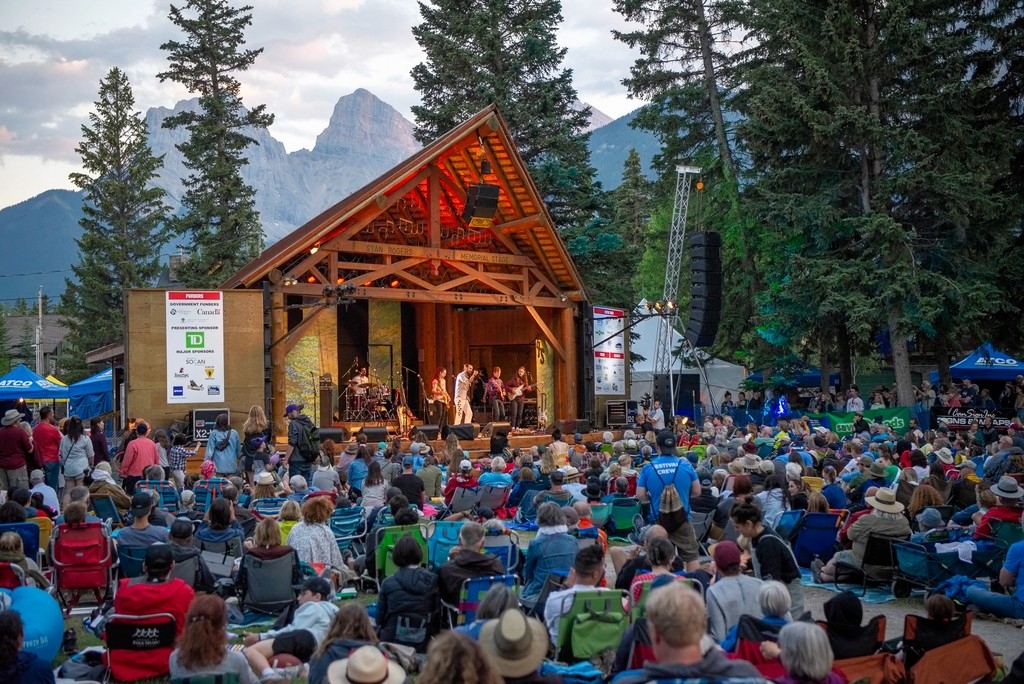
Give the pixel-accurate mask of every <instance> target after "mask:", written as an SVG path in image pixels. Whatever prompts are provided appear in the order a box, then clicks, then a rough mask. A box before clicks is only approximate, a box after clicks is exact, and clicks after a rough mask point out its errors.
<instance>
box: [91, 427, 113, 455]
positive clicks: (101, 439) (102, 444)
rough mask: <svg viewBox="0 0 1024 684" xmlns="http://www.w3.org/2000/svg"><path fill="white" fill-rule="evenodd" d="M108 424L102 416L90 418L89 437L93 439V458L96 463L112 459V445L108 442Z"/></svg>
mask: <svg viewBox="0 0 1024 684" xmlns="http://www.w3.org/2000/svg"><path fill="white" fill-rule="evenodd" d="M106 429H107V424H106V423H105V422H104V421H103V419H102V418H90V419H89V439H90V440H92V452H93V454H94V456H93V458H94V460H95V462H96V463H101V462H103V461H109V460H110V446H109V445H108V444H107V433H106V432H104V431H105V430H106Z"/></svg>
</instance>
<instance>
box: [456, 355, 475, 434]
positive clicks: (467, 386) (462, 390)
mask: <svg viewBox="0 0 1024 684" xmlns="http://www.w3.org/2000/svg"><path fill="white" fill-rule="evenodd" d="M476 376H477V373H474V372H473V364H471V363H464V364H462V372H461V373H459V374H458V375H456V376H455V424H456V425H462V424H463V423H471V422H473V408H472V407H471V406H470V403H469V393H470V392H471V391H472V389H473V381H474V380H476Z"/></svg>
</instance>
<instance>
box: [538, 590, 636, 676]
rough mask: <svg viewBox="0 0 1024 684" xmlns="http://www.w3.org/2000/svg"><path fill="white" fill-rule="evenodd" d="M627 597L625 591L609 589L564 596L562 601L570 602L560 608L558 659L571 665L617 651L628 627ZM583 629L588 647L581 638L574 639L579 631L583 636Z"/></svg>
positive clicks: (557, 644) (555, 649) (555, 648)
mask: <svg viewBox="0 0 1024 684" xmlns="http://www.w3.org/2000/svg"><path fill="white" fill-rule="evenodd" d="M625 594H626V592H624V591H617V590H613V589H606V590H604V591H596V590H595V591H589V590H585V591H578V592H576V593H574V594H569V595H566V596H564V597H563V598H562V600H563V601H566V602H569V601H571V603H570V605H568V606H565V605H564V604H563V606H562V607H561V608H562V615H561V617H559V618H558V639H557V640H556V641H555V644H554V653H555V659H556V660H559V661H561V662H565V663H571V662H576V661H577V660H583V659H587V658H590V657H591V656H594V655H598V654H600V653H602V652H604V651H607V650H614V649H616V648H618V645H619V643H620V642H621V641H622V635H623V634H625V632H626V628H627V627H628V626H629V613H628V612H627V610H626V607H625V606H626V603H625V600H626V595H625ZM592 627H597V629H591V628H592ZM584 629H586V630H588V632H589V638H588V639H587V640H586V644H585V645H584V643H583V641H582V640H581V639H578V638H577V639H575V640H574V636H575V635H577V630H579V633H580V634H582V632H583V630H584Z"/></svg>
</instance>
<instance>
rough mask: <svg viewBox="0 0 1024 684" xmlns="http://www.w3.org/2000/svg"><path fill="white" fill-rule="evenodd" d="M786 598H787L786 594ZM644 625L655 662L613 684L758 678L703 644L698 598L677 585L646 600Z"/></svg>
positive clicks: (704, 618) (703, 613)
mask: <svg viewBox="0 0 1024 684" xmlns="http://www.w3.org/2000/svg"><path fill="white" fill-rule="evenodd" d="M787 597H788V594H787ZM646 618H647V623H648V626H649V629H650V634H651V648H652V650H653V651H654V661H653V662H651V661H648V662H646V663H645V664H644V668H643V669H642V670H627V671H626V672H622V673H620V674H619V675H618V676H616V677H615V678H614V679H613V680H612V683H613V684H645V683H646V682H648V681H649V680H652V679H709V680H712V681H714V680H715V679H724V678H727V677H753V678H758V679H759V678H760V674H759V673H758V671H757V669H756V668H755V667H754V666H753V665H751V664H750V663H748V662H745V661H742V660H729V659H728V658H726V657H725V654H723V653H722V651H720V650H718V649H717V648H715V647H714V645H713V644H707V643H706V642H705V643H702V641H703V640H704V636H705V625H706V624H707V615H706V611H705V606H704V600H703V599H702V598H701V597H700V594H699V593H697V592H695V591H694V590H693V589H691V588H690V587H688V586H685V585H683V584H681V583H679V582H672V583H671V584H669V585H667V586H663V587H659V588H657V589H655V590H653V591H652V592H651V595H650V597H649V598H648V600H647V616H646Z"/></svg>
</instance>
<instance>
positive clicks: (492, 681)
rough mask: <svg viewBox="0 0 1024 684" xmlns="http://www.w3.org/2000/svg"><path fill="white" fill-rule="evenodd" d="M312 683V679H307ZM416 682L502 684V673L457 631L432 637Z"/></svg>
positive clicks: (485, 654) (488, 657)
mask: <svg viewBox="0 0 1024 684" xmlns="http://www.w3.org/2000/svg"><path fill="white" fill-rule="evenodd" d="M310 681H312V680H310ZM418 681H423V682H431V684H504V682H505V680H504V679H503V678H502V676H501V671H500V670H499V669H498V667H497V666H496V665H495V664H494V661H493V660H491V657H490V656H488V655H487V652H486V651H484V648H483V646H481V645H480V644H479V643H478V642H476V641H474V640H473V639H470V638H469V637H468V636H466V635H465V634H459V633H458V632H450V631H449V632H445V633H443V634H441V635H439V636H436V637H434V638H433V639H432V640H431V641H430V647H429V648H428V649H427V663H426V665H424V666H423V670H422V671H421V672H420V676H419V677H418Z"/></svg>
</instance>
